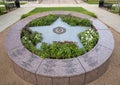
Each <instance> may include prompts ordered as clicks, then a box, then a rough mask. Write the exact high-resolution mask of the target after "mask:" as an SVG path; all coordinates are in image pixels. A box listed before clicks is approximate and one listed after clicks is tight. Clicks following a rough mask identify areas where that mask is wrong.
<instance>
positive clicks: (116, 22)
mask: <svg viewBox="0 0 120 85" xmlns="http://www.w3.org/2000/svg"><path fill="white" fill-rule="evenodd" d="M81 6H82V7H83V8H85V9H87V10H88V11H91V12H93V13H95V14H96V15H97V16H98V19H99V20H101V21H102V22H103V23H105V24H106V25H108V26H110V27H112V28H113V29H115V30H116V31H118V32H120V16H119V15H117V14H113V13H110V12H108V11H106V10H103V9H101V8H99V7H98V5H88V4H86V3H83V4H81Z"/></svg>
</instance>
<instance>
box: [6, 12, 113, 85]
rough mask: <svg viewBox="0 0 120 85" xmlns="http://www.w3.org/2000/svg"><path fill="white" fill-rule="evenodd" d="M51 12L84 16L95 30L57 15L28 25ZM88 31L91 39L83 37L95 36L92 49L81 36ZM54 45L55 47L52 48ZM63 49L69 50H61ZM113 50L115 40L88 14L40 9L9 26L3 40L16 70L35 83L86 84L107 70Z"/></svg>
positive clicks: (52, 84)
mask: <svg viewBox="0 0 120 85" xmlns="http://www.w3.org/2000/svg"><path fill="white" fill-rule="evenodd" d="M51 14H53V15H57V16H63V15H64V16H67V15H70V16H72V17H76V18H81V19H84V18H86V19H88V20H90V21H91V23H92V27H94V28H95V29H94V30H92V29H89V27H88V26H85V27H81V26H75V25H74V23H70V24H67V23H65V22H64V20H63V21H62V19H61V18H59V17H58V18H56V20H55V21H54V23H53V22H52V23H50V24H49V26H48V25H46V26H45V25H44V24H46V23H44V24H43V25H42V26H39V27H35V26H34V27H31V26H33V25H32V24H31V22H32V21H33V20H35V19H38V18H42V17H45V16H48V15H51ZM84 21H86V20H84ZM73 30H74V31H73ZM94 31H95V32H94ZM90 32H91V33H96V34H95V36H91V35H89V36H90V38H87V37H85V39H86V40H87V41H91V40H92V39H96V40H95V42H94V43H95V44H92V45H93V47H92V48H90V47H91V45H90V44H87V46H85V45H86V44H85V43H84V42H83V41H82V39H84V37H83V36H82V35H83V34H84V36H87V34H91V33H90ZM75 36H78V37H79V39H78V37H76V38H74V37H75ZM94 37H98V38H94ZM30 39H31V40H30ZM87 41H85V42H87ZM38 42H39V43H38ZM46 42H47V43H46ZM82 43H83V44H82ZM91 43H92V42H91ZM61 44H62V45H61ZM66 44H67V45H66ZM63 45H64V46H65V47H63ZM47 46H48V47H49V48H50V49H48V48H47ZM50 46H52V47H50ZM55 46H57V49H52V48H53V47H54V48H55ZM68 47H74V48H68ZM44 48H47V51H46V49H45V52H44ZM62 48H64V49H68V50H67V51H66V50H65V51H63V50H64V49H62ZM83 48H84V49H83ZM51 49H52V50H51ZM74 49H77V50H74ZM113 49H114V39H113V36H112V33H111V32H110V30H109V29H108V28H107V26H105V25H104V24H103V23H101V22H100V21H99V20H97V19H95V18H92V17H90V16H87V15H84V14H81V13H77V12H69V11H50V12H43V13H40V14H36V15H32V16H29V17H27V18H25V19H22V20H20V21H18V22H17V23H16V24H14V25H13V26H12V27H11V30H10V31H9V32H8V35H7V39H6V50H7V52H8V56H9V58H10V60H11V61H12V62H11V63H12V65H13V69H14V71H15V73H16V74H17V75H18V76H20V77H21V78H22V79H23V80H25V81H27V82H30V83H32V84H35V85H85V84H87V83H89V82H91V81H93V80H95V79H97V78H98V77H100V76H101V75H102V74H103V73H104V72H105V71H106V70H107V68H108V66H109V60H110V56H111V54H112V51H113ZM61 50H62V51H61ZM52 51H53V53H52ZM57 51H58V52H57ZM69 51H70V52H71V53H69ZM49 52H50V53H49ZM54 52H56V54H55V53H54ZM60 53H61V54H60ZM67 53H68V54H70V56H69V55H68V54H67ZM75 53H77V54H75ZM59 54H60V55H59ZM66 54H67V55H66ZM62 55H63V56H62ZM56 56H57V57H56ZM66 57H67V58H66Z"/></svg>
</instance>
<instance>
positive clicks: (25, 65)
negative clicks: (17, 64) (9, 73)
mask: <svg viewBox="0 0 120 85" xmlns="http://www.w3.org/2000/svg"><path fill="white" fill-rule="evenodd" d="M21 65H22V66H24V67H26V68H28V67H31V64H30V63H28V62H24V61H23V62H22V64H21Z"/></svg>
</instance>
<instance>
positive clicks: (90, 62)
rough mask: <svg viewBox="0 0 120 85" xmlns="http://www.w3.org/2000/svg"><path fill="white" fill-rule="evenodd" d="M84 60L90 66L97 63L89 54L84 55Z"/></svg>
mask: <svg viewBox="0 0 120 85" xmlns="http://www.w3.org/2000/svg"><path fill="white" fill-rule="evenodd" d="M84 61H85V62H87V64H88V65H89V66H91V67H95V66H96V65H97V64H98V61H97V60H95V59H94V58H92V57H90V56H84Z"/></svg>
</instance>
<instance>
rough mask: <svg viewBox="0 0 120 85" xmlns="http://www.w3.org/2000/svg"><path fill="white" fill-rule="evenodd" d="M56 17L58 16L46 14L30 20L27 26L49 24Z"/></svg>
mask: <svg viewBox="0 0 120 85" xmlns="http://www.w3.org/2000/svg"><path fill="white" fill-rule="evenodd" d="M57 18H58V16H56V15H53V14H50V15H48V16H45V17H41V18H38V19H35V20H32V21H31V22H30V23H29V26H44V25H51V24H52V23H53V22H54V21H55V20H56V19H57Z"/></svg>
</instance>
